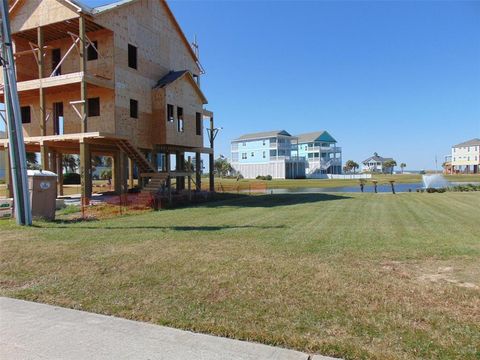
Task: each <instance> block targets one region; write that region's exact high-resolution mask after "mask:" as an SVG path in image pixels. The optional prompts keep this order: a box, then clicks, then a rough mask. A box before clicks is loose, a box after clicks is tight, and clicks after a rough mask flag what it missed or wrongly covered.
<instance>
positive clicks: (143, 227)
mask: <svg viewBox="0 0 480 360" xmlns="http://www.w3.org/2000/svg"><path fill="white" fill-rule="evenodd" d="M54 222H55V223H59V224H62V225H60V226H38V225H37V227H41V228H50V229H66V228H72V227H71V226H69V223H68V221H60V220H59V221H54ZM78 223H79V222H78V221H77V222H76V224H78ZM283 228H286V226H285V225H278V226H269V225H214V226H208V225H205V226H156V225H135V226H129V225H126V226H102V225H100V224H99V226H85V225H80V226H75V229H93V230H98V229H101V230H119V229H125V230H131V229H141V230H173V231H220V230H226V229H283Z"/></svg>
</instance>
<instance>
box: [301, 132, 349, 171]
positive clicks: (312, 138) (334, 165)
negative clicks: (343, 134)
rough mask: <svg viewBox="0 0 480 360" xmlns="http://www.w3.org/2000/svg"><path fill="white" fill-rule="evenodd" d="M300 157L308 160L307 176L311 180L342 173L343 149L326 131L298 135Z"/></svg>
mask: <svg viewBox="0 0 480 360" xmlns="http://www.w3.org/2000/svg"><path fill="white" fill-rule="evenodd" d="M297 142H298V151H297V153H298V156H301V157H305V159H306V160H307V169H306V175H307V177H309V178H315V177H322V175H324V174H341V173H342V148H340V147H338V146H337V140H335V139H334V138H333V137H332V136H331V135H330V134H329V133H328V132H326V131H315V132H310V133H306V134H300V135H297Z"/></svg>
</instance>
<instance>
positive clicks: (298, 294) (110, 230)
mask: <svg viewBox="0 0 480 360" xmlns="http://www.w3.org/2000/svg"><path fill="white" fill-rule="evenodd" d="M475 204H480V194H479V193H466V194H464V193H445V194H418V193H406V194H397V195H392V194H337V195H334V196H332V195H327V194H324V195H322V194H311V195H307V194H293V195H288V194H287V195H273V196H252V197H245V198H238V199H230V200H223V201H219V202H216V203H209V204H205V205H203V206H197V207H191V208H184V209H177V210H170V211H160V212H150V213H145V214H141V215H135V216H124V217H119V218H114V219H110V220H102V221H89V222H79V223H72V224H71V223H42V222H39V223H37V226H38V227H35V228H30V229H26V228H17V227H16V226H15V225H14V224H13V222H11V221H0V232H1V236H0V294H2V295H6V296H12V297H17V298H22V299H27V300H34V301H40V302H45V303H51V304H57V305H61V306H67V307H72V308H78V309H83V310H87V311H93V312H98V313H104V314H112V315H117V316H122V317H125V318H130V319H136V320H143V321H150V322H153V323H157V324H164V325H168V326H174V327H178V328H183V329H190V330H194V331H200V332H205V333H211V334H217V335H224V336H229V337H234V338H238V339H245V340H254V341H259V342H263V343H267V344H274V345H281V346H285V347H290V348H295V349H300V350H303V351H311V352H318V353H322V354H326V355H331V356H338V357H344V358H347V359H362V358H364V359H413V358H422V359H477V358H478V355H479V353H478V344H480V325H479V324H480V300H479V299H480V296H479V295H480V283H479V280H478V279H479V278H480V264H479V262H478V258H479V255H480V246H479V243H480V240H479V237H478V234H479V231H480V228H479V226H480V224H479V221H478V219H479V218H480V211H479V209H478V207H476V206H475Z"/></svg>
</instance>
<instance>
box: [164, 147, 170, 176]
mask: <svg viewBox="0 0 480 360" xmlns="http://www.w3.org/2000/svg"><path fill="white" fill-rule="evenodd" d="M165 171H166V172H170V153H169V152H168V151H167V152H166V153H165Z"/></svg>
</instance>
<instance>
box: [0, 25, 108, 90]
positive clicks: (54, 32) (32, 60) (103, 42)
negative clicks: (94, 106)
mask: <svg viewBox="0 0 480 360" xmlns="http://www.w3.org/2000/svg"><path fill="white" fill-rule="evenodd" d="M85 30H86V34H85V39H84V40H85V46H86V49H85V57H86V68H85V74H84V72H83V68H81V61H80V50H81V49H80V44H81V39H80V36H79V33H80V21H79V18H75V19H69V20H66V21H62V22H58V23H53V24H49V25H47V26H42V27H41V28H31V29H27V30H23V31H19V32H14V33H13V34H12V39H13V44H14V56H15V70H16V77H17V83H18V86H17V87H18V91H19V92H28V91H31V90H36V89H39V88H49V87H56V86H60V87H62V86H66V85H67V86H68V85H70V84H76V83H80V82H81V81H82V80H84V79H85V80H86V81H87V83H90V84H92V85H96V86H101V87H106V88H111V89H112V88H113V86H114V83H113V71H114V61H113V49H114V42H113V32H112V31H110V30H107V29H105V28H103V27H102V26H100V25H99V24H96V23H95V22H93V21H91V20H88V19H87V20H85ZM39 42H41V43H40V44H39ZM0 84H3V77H2V76H1V74H0ZM2 88H3V86H1V87H0V90H2V91H3V89H2ZM59 90H60V91H64V89H59Z"/></svg>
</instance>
